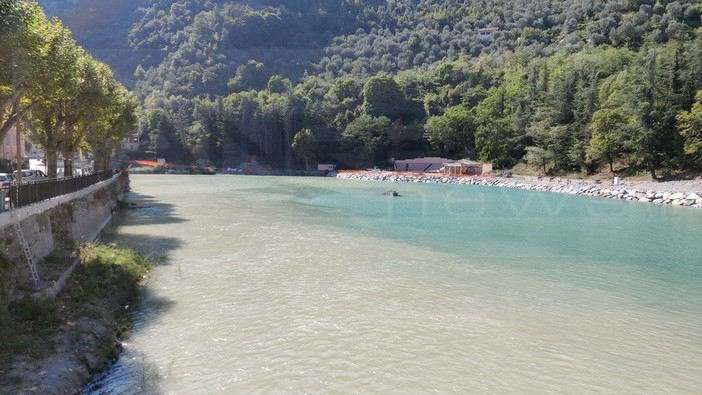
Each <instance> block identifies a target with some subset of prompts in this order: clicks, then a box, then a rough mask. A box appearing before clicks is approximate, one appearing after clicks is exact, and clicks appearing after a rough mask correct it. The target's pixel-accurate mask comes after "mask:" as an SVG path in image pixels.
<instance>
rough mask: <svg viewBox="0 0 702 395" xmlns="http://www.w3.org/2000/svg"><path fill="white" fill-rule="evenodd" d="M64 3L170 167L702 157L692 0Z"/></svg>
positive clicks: (575, 167)
mask: <svg viewBox="0 0 702 395" xmlns="http://www.w3.org/2000/svg"><path fill="white" fill-rule="evenodd" d="M44 3H49V2H44ZM51 3H52V4H54V5H55V6H56V4H58V3H60V2H51ZM65 3H71V4H73V6H71V7H69V6H65V7H62V8H58V6H56V8H55V10H56V12H57V13H60V14H62V17H64V18H66V19H65V20H66V24H67V25H68V26H69V27H71V28H72V29H73V30H74V33H75V34H76V37H77V38H78V41H79V42H82V43H85V44H84V45H86V46H88V47H90V46H91V45H93V46H95V45H97V46H99V45H100V44H99V43H113V44H110V45H112V46H113V47H115V48H122V49H121V51H122V52H115V51H105V53H110V52H112V53H120V54H121V55H119V58H118V59H114V61H113V60H111V59H110V58H108V57H104V58H103V59H105V60H106V61H108V62H110V63H111V64H112V65H113V67H116V68H118V70H122V72H121V73H120V74H121V75H122V76H124V75H127V73H126V71H125V70H129V69H130V68H131V69H132V71H133V74H131V75H129V76H128V77H123V78H126V79H128V81H125V82H133V86H134V87H135V89H136V92H137V94H138V95H139V96H140V97H141V98H142V100H143V101H144V110H143V113H142V122H141V133H142V137H143V138H145V139H146V140H148V141H149V142H150V144H151V147H150V148H152V149H155V150H157V151H158V152H159V154H160V155H162V156H165V157H166V158H168V159H169V160H171V161H182V162H189V161H194V160H195V159H208V160H210V161H212V162H213V163H214V164H216V165H218V166H223V167H229V166H232V167H234V166H237V165H238V164H239V163H241V162H246V161H249V160H250V159H251V157H252V156H256V157H257V158H258V160H259V161H262V162H265V163H268V164H270V165H272V166H275V167H293V166H302V164H303V163H311V162H314V161H315V160H317V161H324V162H327V161H332V162H335V163H338V164H340V165H341V166H366V165H370V164H385V163H387V162H388V161H389V160H390V159H391V158H401V157H408V156H415V155H427V154H437V155H446V156H450V157H454V158H459V157H469V158H473V159H479V160H489V161H493V162H495V163H496V164H497V165H498V166H501V167H503V168H509V167H511V166H514V165H515V164H517V163H519V162H520V161H526V162H527V163H529V164H530V165H531V166H534V167H536V168H539V169H541V171H542V172H572V171H576V172H594V171H597V170H598V169H602V168H605V169H607V168H609V169H611V170H625V171H630V172H636V171H641V170H648V171H649V172H651V174H652V175H654V174H656V171H657V170H658V169H666V170H692V169H699V168H700V167H701V166H702V131H700V125H702V121H701V120H700V118H701V117H702V94H700V95H697V97H696V94H697V92H698V91H699V90H701V89H702V33H701V31H700V25H701V22H702V20H701V15H702V6H701V5H700V4H699V2H697V1H692V0H683V1H647V0H643V1H641V0H639V1H635V0H628V1H627V0H620V1H601V0H584V1H583V0H577V1H576V0H564V1H545V0H544V1H539V0H536V1H523V0H506V1H496V0H476V1H472V2H465V1H458V0H444V1H427V0H396V1H369V0H347V1H339V2H323V1H313V0H297V1H272V0H269V1H263V0H262V1H238V2H232V1H214V0H190V1H187V0H178V1H172V0H171V1H127V2H124V1H117V0H111V1H105V0H102V1H97V0H73V1H66V2H65ZM332 3H333V4H332ZM59 10H60V11H59ZM71 10H76V11H75V12H77V13H73V12H72V11H71ZM81 13H82V14H83V15H93V16H95V15H102V17H101V20H102V21H103V22H102V23H95V24H92V23H87V22H85V18H84V17H83V18H81V17H80V16H81ZM70 21H75V22H70ZM96 26H97V27H99V29H96V28H95V27H96ZM109 26H120V28H118V29H112V30H113V31H114V32H115V34H116V35H111V33H110V29H109V28H108V27H109ZM122 43H128V44H127V45H128V46H129V48H128V51H127V50H125V49H124V48H125V47H122ZM105 46H106V47H107V46H109V45H108V44H105ZM293 147H294V148H295V149H294V152H293ZM293 153H295V154H296V155H293Z"/></svg>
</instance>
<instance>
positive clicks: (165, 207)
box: [115, 192, 186, 225]
mask: <svg viewBox="0 0 702 395" xmlns="http://www.w3.org/2000/svg"><path fill="white" fill-rule="evenodd" d="M126 201H127V202H128V203H127V208H125V209H124V210H120V211H118V212H117V214H116V218H115V219H116V220H117V222H116V224H117V225H119V224H121V223H122V222H121V221H122V220H124V221H125V222H124V223H125V224H128V225H167V224H179V223H183V222H185V221H186V220H185V219H183V218H181V217H178V216H176V215H175V214H174V211H175V206H174V205H172V204H168V203H163V202H162V201H159V200H158V199H156V198H155V197H153V196H149V195H144V194H140V193H136V192H129V194H128V195H127V198H126ZM132 210H137V211H138V212H139V215H127V213H128V212H130V211H132Z"/></svg>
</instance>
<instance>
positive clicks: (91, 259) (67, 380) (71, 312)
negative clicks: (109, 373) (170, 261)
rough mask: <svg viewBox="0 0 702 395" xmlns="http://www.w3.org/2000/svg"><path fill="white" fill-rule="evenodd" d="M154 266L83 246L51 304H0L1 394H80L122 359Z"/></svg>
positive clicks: (122, 251)
mask: <svg viewBox="0 0 702 395" xmlns="http://www.w3.org/2000/svg"><path fill="white" fill-rule="evenodd" d="M152 265H153V262H152V261H151V260H149V259H145V258H144V257H141V256H140V255H139V254H137V253H135V252H133V251H131V250H129V249H126V248H120V247H116V246H113V245H99V244H87V245H84V246H82V247H81V248H80V258H79V264H78V267H77V269H76V271H75V273H74V274H73V276H72V278H71V280H70V281H69V283H68V285H67V287H66V289H64V290H63V291H62V292H61V293H60V294H59V295H58V296H57V298H56V299H55V300H52V299H48V298H44V299H38V300H35V299H32V298H24V299H23V300H21V301H20V302H18V303H14V304H11V305H9V306H5V307H4V308H3V306H0V317H1V318H2V322H0V336H2V339H3V344H2V347H0V389H1V390H0V393H3V394H5V393H7V394H74V393H78V392H80V390H81V388H82V387H83V386H84V385H85V384H86V382H87V381H88V380H89V379H90V378H91V377H92V376H93V375H95V374H97V373H99V372H101V371H103V370H104V369H105V368H106V367H107V366H108V364H109V363H110V362H111V361H112V360H114V359H115V358H116V357H117V356H118V355H119V351H120V348H121V343H120V341H121V339H124V338H125V337H126V336H127V334H128V331H129V328H130V327H131V321H132V316H131V311H132V310H133V306H134V304H135V302H136V299H137V296H138V294H139V291H140V286H141V285H140V284H141V283H142V281H143V279H144V278H145V276H146V274H147V272H148V271H149V269H150V268H151V266H152Z"/></svg>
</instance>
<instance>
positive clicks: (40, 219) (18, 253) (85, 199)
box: [0, 175, 129, 301]
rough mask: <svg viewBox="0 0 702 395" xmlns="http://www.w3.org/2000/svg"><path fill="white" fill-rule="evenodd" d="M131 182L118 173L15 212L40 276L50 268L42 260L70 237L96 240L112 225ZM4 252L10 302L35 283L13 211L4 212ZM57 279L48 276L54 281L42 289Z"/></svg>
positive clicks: (2, 270)
mask: <svg viewBox="0 0 702 395" xmlns="http://www.w3.org/2000/svg"><path fill="white" fill-rule="evenodd" d="M128 182H129V179H128V178H127V177H126V175H124V176H120V175H115V176H114V177H112V178H111V179H109V180H106V181H102V182H100V183H98V184H95V185H93V186H91V187H89V188H86V189H83V190H81V191H78V192H74V193H72V194H69V195H65V196H60V197H57V198H54V199H50V200H48V201H45V202H41V203H37V204H33V205H31V206H28V207H22V208H19V209H17V210H16V211H15V213H16V214H17V216H18V217H19V220H20V226H21V227H22V233H23V234H24V237H25V239H26V240H27V243H28V244H29V246H30V248H31V250H32V255H33V257H34V260H35V262H36V263H37V266H38V267H37V269H38V272H39V277H40V279H42V277H43V276H42V274H43V273H42V272H44V271H46V270H48V269H47V268H43V267H42V259H43V258H45V257H46V256H48V255H49V254H50V253H52V252H53V251H54V250H55V249H56V248H57V247H59V246H61V245H65V243H66V242H67V241H70V240H75V241H78V242H89V241H93V240H94V239H95V238H97V236H98V235H99V234H100V232H101V231H102V229H104V228H105V227H106V226H107V225H109V223H110V220H111V218H112V211H113V209H114V208H115V207H116V205H117V199H118V198H119V196H120V195H121V193H122V191H123V190H124V189H125V188H126V186H127V185H128ZM0 251H1V252H2V255H3V258H4V259H2V262H0V301H2V300H5V301H8V300H12V298H13V295H14V293H15V291H16V289H18V288H19V287H25V286H29V287H31V286H33V284H31V281H30V276H29V272H28V269H27V266H26V263H25V258H24V254H23V252H22V248H21V245H20V243H19V241H18V240H17V236H16V234H15V229H14V226H13V222H12V218H11V216H10V213H9V212H3V213H0ZM45 269H46V270H45ZM44 277H45V278H47V277H49V276H44ZM42 280H44V279H42ZM54 280H55V278H54V279H51V280H50V279H48V278H47V279H46V280H45V282H48V281H50V282H51V283H49V284H41V285H42V287H41V288H44V287H50V286H52V285H53V282H54Z"/></svg>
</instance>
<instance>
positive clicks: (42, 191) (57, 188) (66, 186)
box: [7, 170, 113, 208]
mask: <svg viewBox="0 0 702 395" xmlns="http://www.w3.org/2000/svg"><path fill="white" fill-rule="evenodd" d="M112 175H113V172H112V170H103V171H100V172H97V173H93V174H88V175H86V176H76V177H65V178H57V179H45V180H41V181H35V180H32V181H28V182H22V184H19V185H13V186H11V187H10V189H9V190H8V192H7V196H8V197H9V198H10V203H11V204H12V207H15V208H17V207H24V206H28V205H30V204H34V203H38V202H41V201H44V200H47V199H51V198H53V197H56V196H61V195H67V194H69V193H73V192H76V191H79V190H81V189H83V188H87V187H89V186H91V185H95V184H97V183H98V182H100V181H105V180H109V179H110V178H111V177H112Z"/></svg>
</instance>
